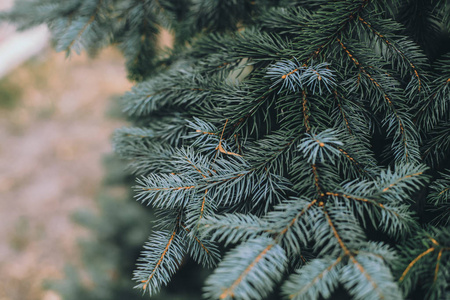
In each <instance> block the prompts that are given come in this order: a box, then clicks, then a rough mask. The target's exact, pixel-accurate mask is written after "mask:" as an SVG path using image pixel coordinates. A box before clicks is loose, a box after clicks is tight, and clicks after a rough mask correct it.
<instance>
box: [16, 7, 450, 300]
mask: <svg viewBox="0 0 450 300" xmlns="http://www.w3.org/2000/svg"><path fill="white" fill-rule="evenodd" d="M110 2H111V3H113V4H114V5H118V4H119V3H121V1H110ZM130 3H132V2H130ZM145 3H147V2H145ZM148 3H149V5H150V7H154V6H155V5H157V4H159V5H160V6H158V7H159V8H161V7H162V6H163V5H166V6H167V8H166V7H165V6H164V7H165V8H164V10H163V9H158V8H156V9H155V8H154V10H152V11H153V12H154V13H155V14H156V13H159V14H158V16H157V17H155V18H154V19H152V20H153V21H154V22H155V24H159V25H161V26H166V25H167V24H166V23H165V22H166V21H169V23H170V22H171V24H172V28H174V30H175V38H176V41H175V44H176V47H175V48H174V50H172V52H169V53H168V54H167V56H166V57H165V58H163V59H162V60H160V61H159V62H155V65H156V66H158V69H155V71H157V72H156V73H155V74H153V75H152V76H151V77H150V78H149V79H148V80H146V81H144V82H141V83H138V84H137V85H136V87H135V88H133V90H132V91H131V92H129V93H127V94H126V95H124V97H123V102H124V110H125V112H127V114H128V115H129V120H130V122H132V124H133V125H132V126H133V127H131V128H125V129H120V130H118V131H117V132H116V134H115V149H116V152H117V153H119V154H121V155H122V156H123V157H124V158H126V159H129V160H130V166H131V168H132V169H133V171H134V172H135V173H136V174H137V175H138V178H137V185H136V186H135V192H136V199H137V200H138V201H140V202H142V203H143V204H145V205H147V206H152V207H153V208H155V209H157V210H158V211H159V212H160V215H159V221H158V228H157V231H155V232H154V233H153V235H151V238H150V240H149V242H148V243H147V244H146V246H145V250H144V251H143V253H142V257H141V259H140V261H139V264H138V269H137V270H136V271H135V273H134V279H135V280H136V282H137V288H140V289H142V290H143V291H149V293H150V294H151V295H154V294H155V292H156V291H158V290H159V289H160V287H161V286H162V285H165V284H169V286H171V285H170V283H169V281H170V278H171V276H172V275H173V274H174V273H175V272H176V271H177V270H178V269H179V268H180V261H181V260H183V259H184V257H185V256H187V254H189V255H190V256H192V257H193V258H194V259H195V260H196V261H198V262H199V263H203V265H205V266H215V264H216V263H218V265H217V267H215V269H214V272H213V274H212V275H211V276H210V277H209V278H208V279H207V280H206V281H205V286H204V289H203V291H204V297H205V298H207V299H264V298H266V297H271V294H273V293H276V296H275V297H283V298H284V299H320V298H321V297H322V298H333V297H334V296H335V295H336V294H338V293H343V291H345V293H347V298H348V297H351V298H353V299H403V298H407V297H409V298H414V297H416V298H417V299H423V298H425V299H445V298H448V297H449V293H450V289H449V287H448V282H449V277H450V274H449V271H448V270H449V268H448V267H449V251H450V247H449V245H448V240H449V239H448V232H449V228H448V224H449V222H448V218H449V214H448V208H449V207H448V198H449V195H450V193H448V186H449V184H450V183H449V177H448V172H449V171H448V169H449V167H450V166H449V160H448V153H450V142H449V140H450V139H449V137H450V131H449V129H448V128H450V123H449V122H450V121H449V120H450V108H449V101H450V99H449V95H450V93H449V90H448V85H449V84H450V80H449V77H450V74H449V73H448V72H449V71H448V70H449V54H448V53H447V52H448V50H449V49H448V48H447V46H446V43H449V41H450V37H449V34H448V29H449V26H448V22H449V20H448V19H449V18H447V17H443V16H445V15H446V12H448V7H447V6H446V1H432V0H423V1H417V2H416V1H406V0H404V1H403V0H398V1H382V0H378V1H376V0H372V1H371V0H346V1H344V0H343V1H321V0H315V1H314V0H310V1H244V0H242V1H213V0H196V1H186V2H183V3H181V1H148ZM186 4H188V5H187V6H185V5H186ZM114 5H112V6H108V7H109V9H114V8H115V6H114ZM129 5H133V4H129ZM101 7H102V6H100V8H99V10H102V8H101ZM117 7H119V6H117ZM182 8H186V12H185V13H182V14H178V15H177V17H176V18H173V17H171V18H169V17H167V16H168V12H180V11H181V10H182ZM18 11H20V10H19V9H18ZM172 15H174V14H172ZM105 16H109V15H108V14H105ZM97 17H99V18H100V16H97V14H96V15H95V17H94V18H95V19H96V18H97ZM105 20H107V19H105ZM110 20H111V22H113V21H114V19H110ZM105 22H106V21H105ZM113 27H114V26H111V28H113ZM92 34H94V33H92ZM92 37H93V36H92ZM80 38H81V39H82V40H83V41H85V43H87V45H88V46H87V48H88V49H92V48H94V49H95V48H96V47H98V45H100V44H96V47H93V46H89V39H84V38H83V36H80ZM434 41H436V43H434ZM431 44H433V45H434V46H433V47H432V46H431ZM135 47H136V45H135ZM155 61H157V60H156V59H155ZM130 71H131V72H134V71H133V69H132V68H130ZM131 76H132V77H133V76H136V74H135V73H132V74H131ZM439 172H441V173H439ZM429 223H432V224H433V226H435V227H431V225H430V224H429ZM230 245H233V247H234V248H233V249H231V250H229V249H228V248H227V247H230ZM216 247H220V248H223V250H224V252H225V255H224V257H223V259H222V260H221V261H220V262H219V259H218V258H219V255H218V250H217V249H218V248H216ZM276 287H279V288H276Z"/></svg>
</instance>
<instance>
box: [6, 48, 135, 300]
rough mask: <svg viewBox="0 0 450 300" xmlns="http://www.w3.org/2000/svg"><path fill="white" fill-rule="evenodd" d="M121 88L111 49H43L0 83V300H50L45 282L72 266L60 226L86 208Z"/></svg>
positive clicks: (70, 238) (72, 243)
mask: <svg viewBox="0 0 450 300" xmlns="http://www.w3.org/2000/svg"><path fill="white" fill-rule="evenodd" d="M130 87H131V83H129V82H128V81H127V80H126V72H125V68H124V62H123V59H122V57H121V55H120V54H119V53H117V52H115V51H114V50H111V49H108V50H105V51H103V52H102V53H101V54H100V55H99V57H98V58H95V59H89V58H87V57H86V56H85V55H82V56H73V57H72V58H71V59H70V60H67V59H65V56H64V54H63V53H59V54H55V53H54V52H53V51H52V50H48V51H47V52H46V53H45V54H43V55H42V56H41V57H39V58H37V59H34V60H33V61H31V62H28V63H27V64H26V65H24V66H22V67H20V68H19V69H17V70H15V71H14V72H13V73H12V74H10V75H9V76H8V77H7V78H6V79H2V80H0V241H1V243H0V278H1V279H2V280H0V300H31V299H33V300H36V299H44V300H57V299H59V296H57V295H56V294H55V293H54V292H51V291H45V290H43V289H42V282H43V281H44V280H46V279H52V278H53V279H56V278H60V277H61V276H62V268H63V266H64V265H65V264H66V263H68V262H71V263H75V264H77V261H78V251H79V250H78V247H77V239H78V238H79V237H80V236H82V235H86V234H88V233H87V232H86V231H85V230H84V229H82V228H80V227H77V226H76V225H74V224H73V223H72V222H71V220H70V214H71V213H73V212H74V211H75V210H77V209H79V208H81V207H92V209H95V206H94V199H95V196H96V192H97V190H98V188H99V184H100V182H101V179H102V176H103V175H102V174H103V173H102V167H101V158H102V156H103V154H105V153H108V152H111V145H110V141H109V138H110V136H111V133H112V132H113V130H114V128H117V127H120V126H121V123H120V121H117V120H111V119H108V118H106V117H105V111H106V110H107V108H108V106H109V104H110V97H111V96H112V95H120V94H122V93H123V92H125V91H126V90H128V89H129V88H130Z"/></svg>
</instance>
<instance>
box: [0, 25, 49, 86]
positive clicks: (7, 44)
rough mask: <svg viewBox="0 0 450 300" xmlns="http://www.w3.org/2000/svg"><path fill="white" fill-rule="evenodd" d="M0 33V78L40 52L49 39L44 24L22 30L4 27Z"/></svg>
mask: <svg viewBox="0 0 450 300" xmlns="http://www.w3.org/2000/svg"><path fill="white" fill-rule="evenodd" d="M0 34H2V35H3V36H4V37H0V78H1V77H3V76H5V75H6V74H7V73H8V72H10V71H11V70H13V69H14V68H16V67H18V66H20V65H21V64H22V63H24V62H25V61H27V60H28V59H29V58H31V57H33V56H34V55H36V54H38V53H39V52H41V51H42V50H43V49H44V48H45V47H46V46H47V45H48V43H49V39H50V34H49V32H48V30H47V27H46V26H45V25H43V26H39V27H36V28H33V29H30V30H27V31H23V32H11V29H10V28H5V29H4V30H2V31H1V32H0Z"/></svg>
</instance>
